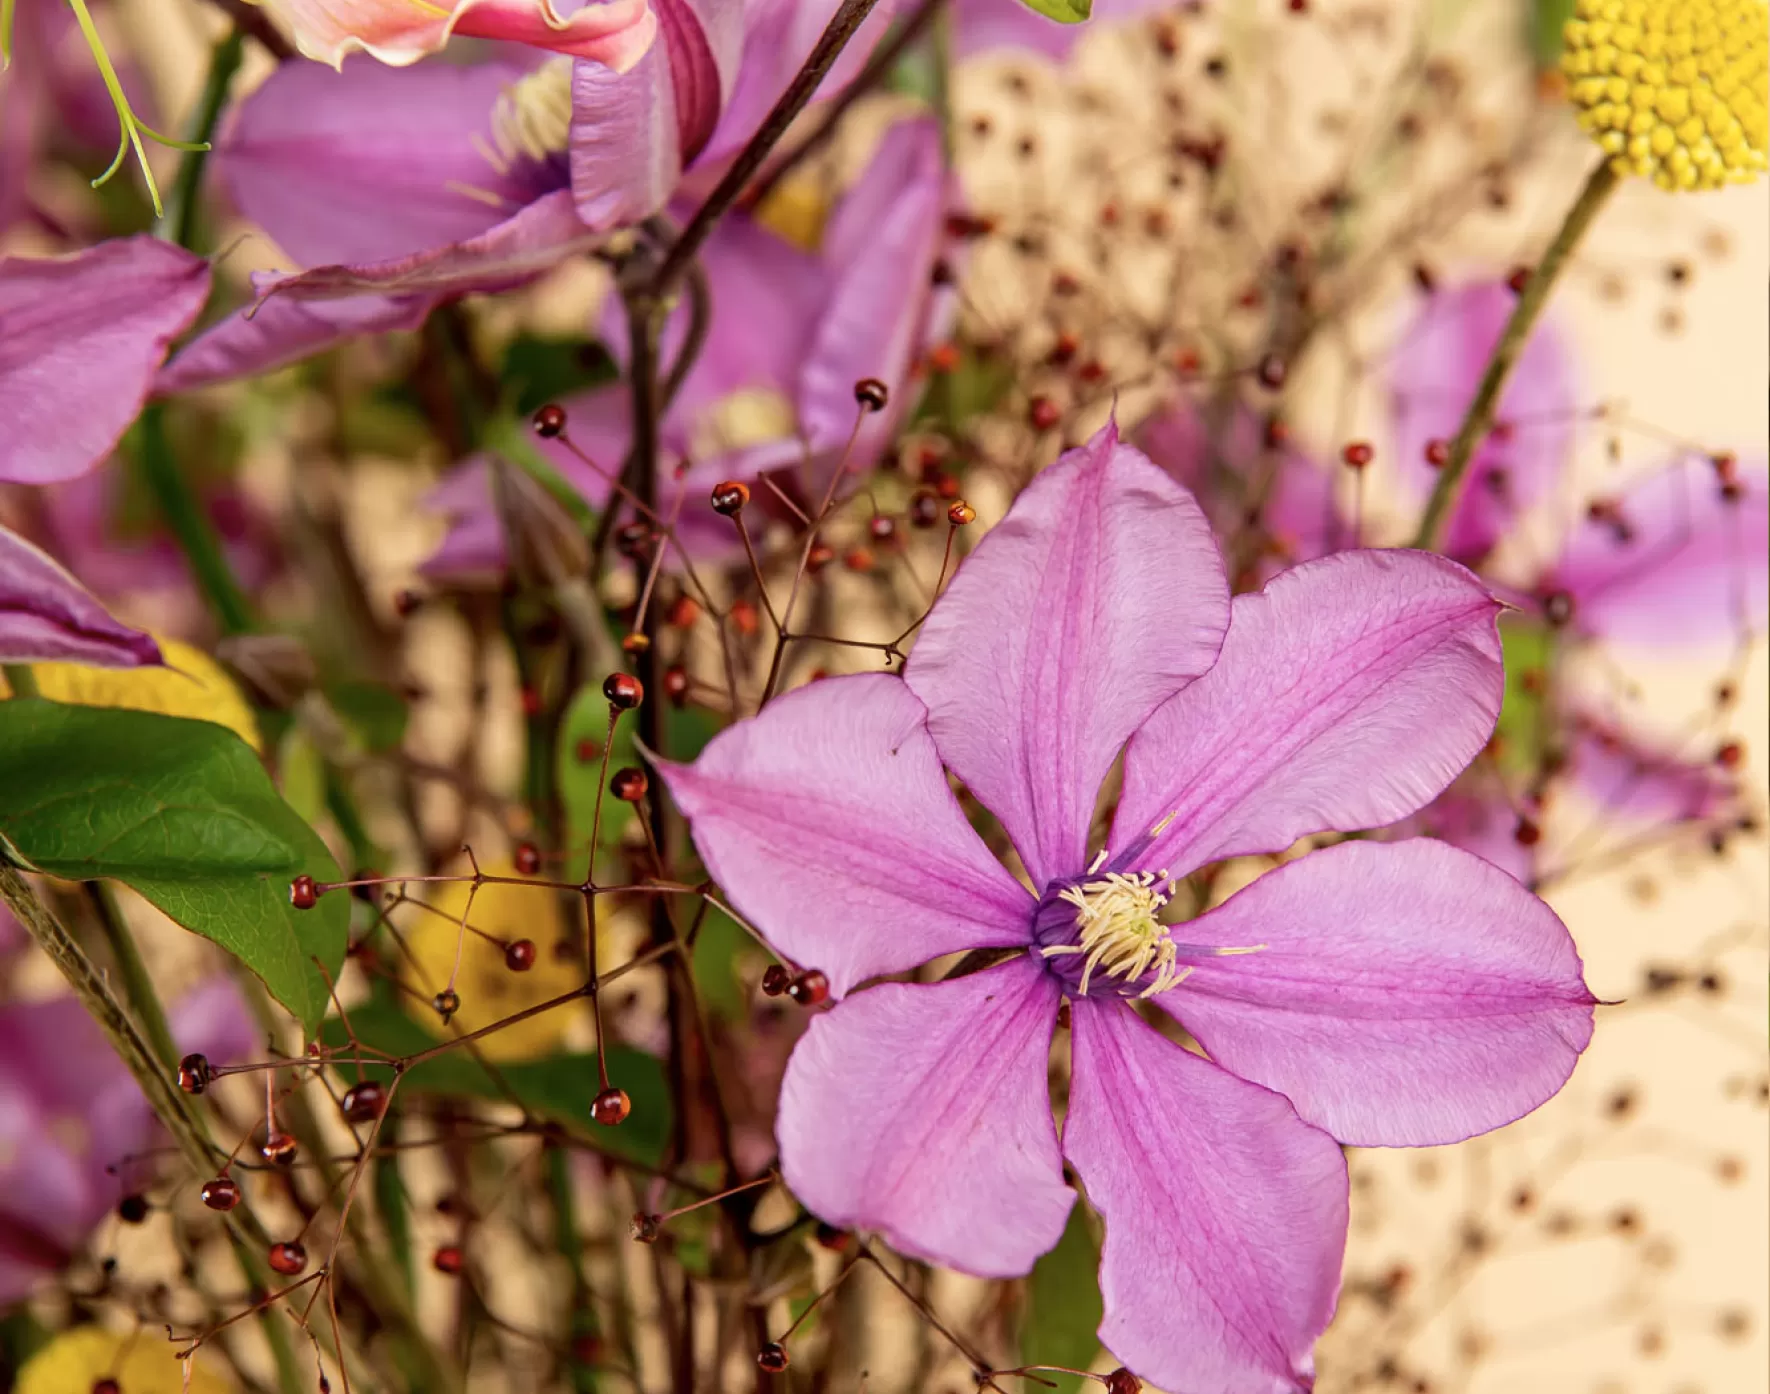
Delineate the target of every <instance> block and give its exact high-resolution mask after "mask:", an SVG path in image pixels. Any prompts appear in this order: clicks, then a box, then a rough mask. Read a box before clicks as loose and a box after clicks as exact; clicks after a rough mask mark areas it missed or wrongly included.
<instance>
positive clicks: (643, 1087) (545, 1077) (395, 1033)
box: [320, 995, 672, 1165]
mask: <svg viewBox="0 0 1770 1394" xmlns="http://www.w3.org/2000/svg"><path fill="white" fill-rule="evenodd" d="M350 1027H351V1030H352V1031H354V1032H355V1033H356V1038H357V1040H358V1041H359V1042H361V1043H362V1044H363V1045H364V1046H366V1047H369V1048H372V1049H374V1050H377V1051H380V1052H382V1053H384V1054H387V1055H392V1056H398V1057H406V1056H412V1055H416V1054H418V1053H419V1052H420V1051H424V1050H428V1049H430V1048H431V1047H432V1046H434V1045H436V1044H437V1043H438V1040H439V1038H438V1037H436V1036H433V1035H431V1034H430V1032H428V1031H426V1030H425V1029H424V1028H423V1027H422V1026H421V1025H419V1024H418V1023H417V1022H415V1021H413V1020H412V1018H411V1017H409V1016H407V1015H406V1014H405V1013H404V1012H403V1011H401V1010H400V1008H399V1006H398V1004H397V1003H395V1002H393V1001H392V1000H391V999H390V998H388V997H387V996H385V995H382V996H379V997H376V998H373V999H371V1000H370V1001H368V1002H366V1003H364V1004H363V1005H361V1006H358V1007H353V1008H351V1011H350ZM320 1039H321V1040H322V1041H324V1042H325V1043H326V1044H327V1045H328V1046H331V1047H332V1048H333V1049H334V1050H349V1049H350V1035H349V1033H348V1032H346V1031H345V1029H344V1023H343V1022H342V1021H340V1020H338V1019H336V1018H334V1019H332V1020H331V1021H328V1022H327V1023H326V1024H325V1027H324V1028H323V1030H322V1031H321V1033H320ZM337 1064H338V1067H339V1069H340V1072H341V1073H342V1075H343V1077H344V1079H345V1080H346V1081H347V1082H348V1083H352V1084H354V1083H355V1082H356V1081H357V1079H358V1078H360V1076H361V1074H362V1073H365V1072H366V1073H367V1074H368V1075H369V1076H370V1077H371V1078H373V1079H379V1080H381V1081H382V1082H383V1083H386V1082H387V1081H389V1080H391V1079H392V1077H393V1071H392V1068H391V1067H390V1066H385V1065H381V1064H378V1063H373V1062H371V1063H368V1064H367V1065H366V1066H365V1067H364V1068H362V1069H359V1066H358V1064H357V1062H356V1061H355V1060H354V1059H351V1058H350V1057H348V1056H346V1057H345V1058H343V1059H340V1060H339V1061H338V1062H337ZM608 1076H609V1083H611V1084H613V1085H615V1086H616V1087H618V1088H621V1089H625V1090H626V1091H627V1096H628V1097H629V1098H630V1099H632V1101H633V1112H632V1113H631V1114H629V1115H628V1117H627V1121H626V1122H624V1123H622V1124H620V1125H619V1126H618V1127H614V1128H605V1127H602V1126H600V1125H599V1124H595V1123H592V1122H591V1121H590V1103H591V1101H592V1100H593V1099H594V1098H595V1097H596V1093H597V1090H598V1089H599V1088H600V1087H601V1083H600V1078H599V1076H598V1075H597V1072H596V1057H595V1056H594V1055H588V1054H572V1055H554V1056H549V1057H548V1058H546V1059H544V1060H505V1061H499V1062H496V1063H494V1064H492V1065H491V1066H490V1068H489V1069H488V1067H487V1066H486V1065H484V1064H481V1063H480V1061H479V1060H478V1059H477V1058H476V1057H475V1056H474V1055H473V1053H472V1052H471V1051H470V1050H469V1048H468V1047H466V1046H460V1047H458V1048H456V1049H454V1050H446V1051H444V1052H443V1053H442V1054H441V1055H437V1056H433V1057H432V1058H431V1059H429V1060H426V1061H424V1062H423V1063H422V1064H419V1065H414V1066H412V1067H411V1068H410V1069H409V1070H407V1071H406V1072H405V1077H404V1079H403V1081H402V1082H401V1084H400V1092H401V1094H404V1093H406V1092H407V1091H412V1090H415V1091H417V1092H418V1093H423V1094H447V1095H455V1096H462V1097H467V1098H475V1099H495V1100H498V1101H501V1102H508V1101H509V1100H511V1099H512V1098H514V1099H515V1100H517V1101H518V1102H519V1103H521V1104H522V1105H523V1107H524V1108H526V1109H528V1110H529V1111H530V1112H532V1113H534V1114H537V1115H539V1116H540V1117H542V1118H546V1119H551V1120H553V1121H555V1122H558V1123H563V1124H565V1125H566V1126H567V1127H569V1128H573V1129H575V1130H576V1131H578V1132H581V1133H583V1134H585V1135H587V1136H590V1137H592V1138H594V1140H595V1141H596V1143H597V1144H598V1145H599V1146H601V1147H603V1148H604V1149H606V1150H607V1151H610V1152H615V1153H618V1154H620V1155H621V1156H624V1157H631V1158H632V1159H633V1160H634V1161H639V1162H645V1163H647V1164H650V1165H655V1164H656V1163H657V1162H658V1160H659V1159H660V1158H661V1157H662V1156H663V1153H664V1143H665V1142H666V1141H667V1140H668V1138H669V1136H670V1120H671V1116H672V1115H671V1108H670V1094H669V1088H668V1086H667V1085H666V1084H665V1082H664V1067H663V1065H662V1064H660V1063H659V1062H658V1060H657V1059H656V1058H655V1057H653V1056H650V1055H646V1054H644V1053H643V1052H641V1051H637V1050H632V1049H630V1048H628V1047H626V1046H610V1047H609V1049H608Z"/></svg>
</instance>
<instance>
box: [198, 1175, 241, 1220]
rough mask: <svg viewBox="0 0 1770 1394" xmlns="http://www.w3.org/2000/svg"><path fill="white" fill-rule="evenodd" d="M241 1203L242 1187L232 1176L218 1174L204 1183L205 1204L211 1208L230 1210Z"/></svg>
mask: <svg viewBox="0 0 1770 1394" xmlns="http://www.w3.org/2000/svg"><path fill="white" fill-rule="evenodd" d="M239 1203H240V1187H239V1183H238V1182H236V1181H235V1180H234V1179H233V1177H231V1176H217V1177H215V1178H213V1179H212V1180H209V1181H205V1182H204V1183H203V1204H204V1205H207V1206H208V1207H209V1208H210V1209H211V1210H220V1211H223V1212H225V1211H228V1210H232V1209H233V1208H234V1207H235V1206H236V1205H238V1204H239Z"/></svg>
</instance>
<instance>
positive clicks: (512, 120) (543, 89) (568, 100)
mask: <svg viewBox="0 0 1770 1394" xmlns="http://www.w3.org/2000/svg"><path fill="white" fill-rule="evenodd" d="M571 130H572V60H571V59H570V58H566V57H558V58H549V59H548V60H547V61H546V62H545V63H543V64H542V65H541V66H540V67H538V68H536V69H535V70H534V72H532V73H530V74H528V76H526V77H524V78H522V79H520V80H519V81H517V82H515V83H514V84H512V85H511V86H510V87H507V88H506V89H505V90H504V92H503V93H502V94H501V95H500V96H499V98H498V101H497V104H496V105H495V106H493V108H492V142H493V144H494V145H495V146H496V147H497V153H498V155H499V157H500V159H501V160H502V161H503V163H504V164H505V165H510V164H514V163H515V162H516V161H517V160H519V159H529V160H546V159H548V158H550V157H552V156H554V155H563V154H564V153H565V150H566V146H567V144H568V143H569V141H570V139H571Z"/></svg>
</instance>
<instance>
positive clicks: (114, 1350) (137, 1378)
mask: <svg viewBox="0 0 1770 1394" xmlns="http://www.w3.org/2000/svg"><path fill="white" fill-rule="evenodd" d="M173 1349H174V1348H173V1347H172V1346H171V1345H170V1344H168V1343H167V1341H166V1339H165V1337H164V1336H162V1335H160V1334H159V1333H158V1332H147V1331H143V1332H140V1333H138V1334H137V1335H135V1336H119V1335H117V1334H116V1333H114V1332H111V1331H107V1330H105V1329H104V1328H103V1327H102V1326H76V1327H73V1328H72V1329H71V1330H67V1331H64V1332H62V1333H61V1335H59V1336H57V1337H55V1339H54V1340H52V1341H50V1342H49V1344H48V1345H46V1346H44V1347H43V1349H41V1350H40V1351H38V1352H37V1353H36V1354H35V1355H33V1356H32V1357H31V1358H30V1359H29V1360H27V1361H26V1362H25V1367H24V1369H22V1370H20V1371H19V1372H18V1385H17V1387H16V1391H17V1394H87V1391H88V1390H90V1389H91V1388H92V1387H93V1386H94V1385H96V1384H97V1383H98V1382H99V1381H100V1380H104V1379H113V1380H115V1381H116V1382H117V1384H118V1386H119V1387H120V1388H121V1389H122V1390H123V1391H124V1394H229V1391H230V1390H231V1389H232V1387H233V1386H232V1385H231V1384H229V1383H227V1382H226V1381H224V1380H223V1379H221V1378H220V1376H218V1375H217V1374H215V1373H214V1372H213V1371H212V1370H208V1369H205V1368H204V1364H203V1360H202V1357H201V1356H198V1357H197V1358H196V1359H195V1360H193V1361H192V1363H191V1370H190V1382H189V1383H188V1384H187V1383H186V1382H185V1373H184V1367H183V1365H182V1364H180V1362H179V1360H178V1358H177V1356H175V1355H174V1354H173Z"/></svg>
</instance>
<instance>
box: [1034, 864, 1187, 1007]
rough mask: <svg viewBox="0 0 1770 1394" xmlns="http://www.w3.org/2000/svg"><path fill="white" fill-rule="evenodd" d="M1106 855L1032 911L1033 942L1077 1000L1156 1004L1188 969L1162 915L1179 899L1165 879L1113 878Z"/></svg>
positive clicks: (1151, 874) (1153, 875)
mask: <svg viewBox="0 0 1770 1394" xmlns="http://www.w3.org/2000/svg"><path fill="white" fill-rule="evenodd" d="M1105 862H1106V854H1105V853H1102V854H1101V855H1100V857H1099V858H1098V859H1097V860H1096V861H1095V863H1094V865H1093V866H1092V867H1091V868H1089V870H1088V873H1087V874H1086V875H1085V876H1080V877H1076V878H1074V879H1071V880H1064V881H1054V882H1052V883H1051V884H1050V885H1049V886H1047V887H1046V888H1045V893H1044V895H1042V896H1041V897H1040V898H1039V904H1038V908H1037V909H1035V910H1034V911H1033V942H1034V943H1035V944H1036V945H1037V946H1038V953H1039V956H1040V957H1041V958H1043V959H1044V961H1045V964H1046V966H1047V967H1048V968H1050V970H1051V971H1052V972H1053V973H1055V974H1056V975H1057V977H1058V978H1059V980H1061V981H1062V982H1063V984H1064V985H1065V986H1066V987H1067V988H1068V989H1070V990H1071V991H1073V992H1074V993H1075V994H1076V995H1077V996H1079V997H1086V996H1087V995H1088V993H1089V992H1090V991H1095V992H1101V991H1106V992H1112V993H1116V994H1118V995H1119V996H1123V997H1153V996H1154V995H1155V994H1156V993H1158V992H1166V991H1167V990H1168V989H1169V988H1171V987H1175V986H1177V985H1178V984H1179V983H1180V982H1181V980H1182V979H1184V978H1185V977H1186V975H1187V974H1188V973H1189V972H1191V971H1192V970H1191V969H1190V968H1182V967H1180V966H1179V963H1178V959H1179V953H1180V946H1179V945H1178V944H1176V943H1175V942H1174V938H1173V935H1172V932H1171V931H1170V928H1169V926H1167V925H1165V924H1163V923H1162V921H1161V911H1162V908H1163V907H1164V906H1166V905H1167V903H1168V897H1169V896H1170V895H1172V894H1173V890H1174V886H1173V883H1172V882H1171V881H1170V880H1169V879H1168V876H1167V873H1166V872H1164V871H1115V870H1112V869H1110V868H1106V867H1105Z"/></svg>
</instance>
